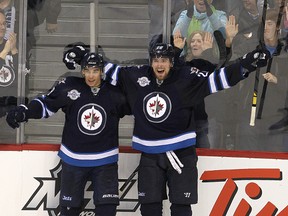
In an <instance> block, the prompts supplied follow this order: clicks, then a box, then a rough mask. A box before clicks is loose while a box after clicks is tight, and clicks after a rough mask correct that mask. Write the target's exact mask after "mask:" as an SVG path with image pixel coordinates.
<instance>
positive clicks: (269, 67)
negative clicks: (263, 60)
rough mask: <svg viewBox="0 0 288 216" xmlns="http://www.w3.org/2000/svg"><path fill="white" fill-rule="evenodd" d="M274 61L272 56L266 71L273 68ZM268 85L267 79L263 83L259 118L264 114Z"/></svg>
mask: <svg viewBox="0 0 288 216" xmlns="http://www.w3.org/2000/svg"><path fill="white" fill-rule="evenodd" d="M272 61H273V58H270V59H269V61H268V66H267V70H266V73H267V72H269V71H270V70H271V65H272ZM267 85H268V81H267V80H265V81H264V84H263V89H262V94H261V98H260V104H259V108H258V113H257V119H261V116H262V111H263V106H264V100H265V96H266V90H267Z"/></svg>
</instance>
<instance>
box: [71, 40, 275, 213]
mask: <svg viewBox="0 0 288 216" xmlns="http://www.w3.org/2000/svg"><path fill="white" fill-rule="evenodd" d="M173 58H174V49H173V47H172V46H171V45H170V44H156V45H155V46H154V47H153V48H152V49H151V51H150V62H151V66H148V65H144V66H131V67H119V66H117V65H113V64H110V63H109V64H107V65H105V73H106V77H107V81H109V82H110V83H111V84H113V85H119V86H121V88H122V91H123V92H124V94H125V95H126V97H127V99H128V102H129V105H130V107H131V112H132V114H133V115H134V118H135V124H134V131H133V137H132V147H133V148H134V149H137V150H139V151H141V152H142V154H141V159H140V164H139V172H138V196H139V201H140V203H141V207H140V210H141V214H142V215H143V216H151V215H153V216H161V215H162V201H163V200H164V199H167V193H166V184H167V185H168V188H169V199H170V202H171V203H172V204H171V216H191V215H192V210H191V204H194V203H197V199H198V194H197V181H198V173H197V155H196V151H195V143H196V133H195V122H194V112H193V109H194V107H195V105H196V104H197V103H199V102H200V101H202V100H203V98H204V97H206V96H208V95H210V94H213V93H216V92H218V91H221V90H223V89H227V88H230V87H231V86H233V85H236V84H237V83H238V82H239V81H240V80H242V79H244V78H245V77H247V75H248V74H249V73H250V72H252V71H254V70H255V69H256V67H257V65H258V66H265V65H266V64H267V59H268V58H269V52H266V51H263V53H262V52H261V51H258V50H255V51H253V52H251V53H248V54H247V55H245V56H244V57H243V58H241V59H239V60H238V61H237V62H236V63H235V64H233V65H230V66H228V67H226V68H221V69H220V70H216V71H201V70H199V69H198V68H197V67H195V66H183V67H180V68H176V67H173ZM69 64H71V63H69Z"/></svg>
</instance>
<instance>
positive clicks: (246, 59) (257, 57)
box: [240, 48, 271, 72]
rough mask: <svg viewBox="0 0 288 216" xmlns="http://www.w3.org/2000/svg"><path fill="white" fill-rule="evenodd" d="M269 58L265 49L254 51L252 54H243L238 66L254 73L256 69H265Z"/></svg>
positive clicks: (268, 53)
mask: <svg viewBox="0 0 288 216" xmlns="http://www.w3.org/2000/svg"><path fill="white" fill-rule="evenodd" d="M270 58H271V55H270V52H269V51H268V50H266V49H264V50H260V49H258V48H257V49H255V50H253V51H252V52H249V53H247V54H245V55H244V56H243V57H242V58H240V64H241V65H242V67H243V68H245V69H247V70H248V72H252V71H255V70H256V68H257V67H265V66H266V65H267V62H268V60H269V59H270Z"/></svg>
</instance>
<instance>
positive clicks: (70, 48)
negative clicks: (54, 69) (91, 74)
mask: <svg viewBox="0 0 288 216" xmlns="http://www.w3.org/2000/svg"><path fill="white" fill-rule="evenodd" d="M85 46H86V45H85V44H84V43H82V42H78V43H74V44H69V45H67V46H66V47H65V49H64V53H63V62H64V64H65V65H66V67H67V68H68V69H70V70H75V69H76V68H77V65H80V64H81V60H82V58H83V56H84V55H85V54H86V53H87V52H88V50H87V49H86V48H85Z"/></svg>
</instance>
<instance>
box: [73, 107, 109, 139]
mask: <svg viewBox="0 0 288 216" xmlns="http://www.w3.org/2000/svg"><path fill="white" fill-rule="evenodd" d="M77 121H78V128H79V130H80V131H81V132H82V133H84V134H87V135H91V136H92V135H97V134H99V133H100V132H101V131H102V130H103V129H104V128H105V126H106V121H107V114H106V112H105V110H104V109H103V108H102V107H101V106H99V105H98V104H86V105H85V106H83V107H81V109H80V110H79V112H78V117H77Z"/></svg>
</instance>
